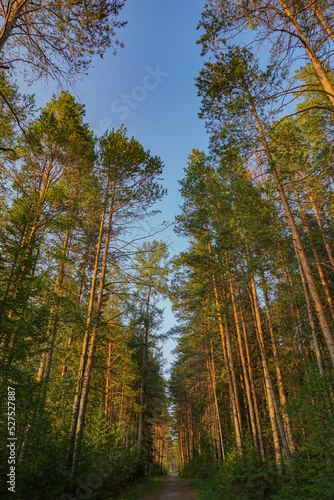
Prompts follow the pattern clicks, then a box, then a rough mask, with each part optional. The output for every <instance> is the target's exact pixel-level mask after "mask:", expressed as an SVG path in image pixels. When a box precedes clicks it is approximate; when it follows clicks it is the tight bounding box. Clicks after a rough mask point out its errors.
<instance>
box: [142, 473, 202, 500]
mask: <svg viewBox="0 0 334 500" xmlns="http://www.w3.org/2000/svg"><path fill="white" fill-rule="evenodd" d="M196 499H197V497H196V495H195V492H194V490H193V489H192V488H191V487H190V483H189V482H188V481H180V480H179V479H177V477H176V476H170V477H168V478H167V479H164V480H163V481H162V483H161V485H160V487H159V489H158V491H156V492H155V493H154V494H152V495H151V496H146V497H145V498H143V499H142V500H196Z"/></svg>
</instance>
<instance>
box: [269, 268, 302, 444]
mask: <svg viewBox="0 0 334 500" xmlns="http://www.w3.org/2000/svg"><path fill="white" fill-rule="evenodd" d="M260 276H261V282H262V290H263V295H264V300H265V305H266V313H267V320H268V325H269V331H270V338H271V345H272V348H273V353H274V358H275V367H276V378H277V387H278V394H279V399H280V403H281V409H282V416H283V423H284V428H285V432H286V437H287V441H288V444H289V448H290V450H291V452H293V451H295V447H296V446H295V442H294V439H293V436H292V429H291V422H290V418H289V416H288V414H287V412H286V405H287V400H286V396H285V390H284V384H283V376H282V371H281V367H280V365H279V356H278V349H277V344H276V338H275V333H274V328H273V323H272V319H271V312H270V306H269V299H268V294H267V285H266V282H265V277H264V272H263V269H262V267H260Z"/></svg>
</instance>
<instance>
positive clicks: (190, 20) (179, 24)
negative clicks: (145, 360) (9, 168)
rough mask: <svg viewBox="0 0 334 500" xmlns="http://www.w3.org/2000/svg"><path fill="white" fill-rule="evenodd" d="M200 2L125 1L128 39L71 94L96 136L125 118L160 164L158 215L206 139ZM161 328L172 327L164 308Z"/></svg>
mask: <svg viewBox="0 0 334 500" xmlns="http://www.w3.org/2000/svg"><path fill="white" fill-rule="evenodd" d="M204 3H205V1H204V0H168V1H167V0H141V1H138V0H126V2H125V6H124V9H123V10H122V12H121V15H120V19H121V20H126V21H127V22H128V23H127V25H126V26H125V28H122V29H121V30H119V31H118V38H119V39H120V40H121V41H123V42H124V43H125V48H123V49H119V51H118V53H117V55H116V56H114V55H113V54H112V51H109V52H107V53H106V54H105V56H104V57H103V59H100V58H94V60H93V64H92V66H91V68H90V70H89V74H88V76H86V77H84V78H82V79H81V80H80V81H78V82H77V83H76V98H77V99H78V100H79V101H80V102H82V103H83V104H85V106H86V117H87V121H88V123H89V124H90V126H91V128H92V129H93V130H94V131H95V133H96V134H97V135H100V134H101V133H102V132H104V131H105V130H106V129H107V128H109V129H111V128H112V127H116V128H118V127H119V126H120V125H121V124H122V123H124V125H125V126H126V127H127V129H128V135H129V136H134V137H135V138H136V139H137V140H139V141H140V142H141V143H142V144H143V146H144V147H145V148H146V149H150V151H151V153H152V154H154V155H158V156H160V157H161V159H162V160H163V162H164V164H165V169H164V175H163V178H164V185H165V187H166V188H167V190H168V195H167V196H166V197H165V199H164V200H163V201H162V202H161V203H159V206H158V208H159V209H160V210H161V211H162V214H161V217H158V220H159V221H160V220H162V219H164V220H166V219H167V220H169V221H173V219H174V217H175V215H176V214H177V213H178V212H179V208H178V207H179V204H180V203H181V198H180V195H179V192H178V189H179V185H178V182H177V181H178V180H180V179H181V178H182V177H183V174H184V173H183V167H184V166H185V165H186V163H187V157H188V155H189V154H190V152H191V150H192V148H198V149H206V148H207V145H208V137H207V135H206V132H205V129H204V123H203V122H202V121H201V120H199V119H198V117H197V114H198V111H199V106H200V100H199V98H198V97H197V90H196V87H195V82H194V78H195V77H197V75H198V73H199V70H200V68H201V66H202V60H201V57H200V49H201V48H200V46H199V45H197V44H196V40H197V38H198V37H199V32H198V31H197V30H196V26H197V24H198V21H199V19H200V15H201V12H202V10H203V7H204ZM55 90H56V88H55V87H54V86H53V85H52V83H49V85H48V87H47V88H45V86H44V85H43V84H35V85H33V86H32V87H31V88H30V89H27V91H28V92H30V93H33V92H35V93H36V100H37V104H38V106H43V105H44V104H45V103H46V102H47V101H48V100H49V99H50V97H51V95H52V93H53V92H54V91H55ZM158 237H159V239H160V238H163V239H166V240H167V241H172V246H171V250H170V251H171V254H175V253H179V252H180V251H181V250H182V249H184V248H185V246H186V242H185V241H184V240H181V239H180V238H178V237H177V236H176V235H175V233H174V232H173V230H172V229H170V230H168V231H166V232H165V233H162V234H161V235H160V236H158ZM165 312H166V314H165V325H164V330H168V329H169V328H171V327H172V326H173V324H174V319H173V316H172V314H171V312H170V307H169V306H168V305H166V311H165ZM173 347H174V343H173V342H167V344H166V346H165V348H164V355H165V356H166V357H167V358H168V359H171V358H170V354H169V351H170V349H172V348H173Z"/></svg>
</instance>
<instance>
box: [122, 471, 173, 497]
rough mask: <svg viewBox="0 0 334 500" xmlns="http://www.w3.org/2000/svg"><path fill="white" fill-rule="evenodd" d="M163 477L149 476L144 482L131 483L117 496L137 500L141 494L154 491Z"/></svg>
mask: <svg viewBox="0 0 334 500" xmlns="http://www.w3.org/2000/svg"><path fill="white" fill-rule="evenodd" d="M165 477H166V476H158V477H151V478H149V479H148V480H147V481H146V482H145V483H137V484H132V485H131V486H129V487H128V488H127V489H126V490H125V491H124V492H123V493H122V494H121V495H120V496H119V497H118V500H139V499H140V498H141V497H142V496H145V495H148V494H149V493H155V492H156V490H157V489H158V488H159V486H160V484H161V482H162V480H163V479H165Z"/></svg>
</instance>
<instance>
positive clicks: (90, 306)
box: [66, 188, 108, 466]
mask: <svg viewBox="0 0 334 500" xmlns="http://www.w3.org/2000/svg"><path fill="white" fill-rule="evenodd" d="M107 194H108V188H107V193H106V198H107ZM105 216H106V207H105V206H104V207H103V210H102V215H101V222H100V230H99V238H98V242H97V249H96V254H95V265H94V272H93V278H92V282H91V287H90V297H89V303H88V314H87V321H86V328H85V336H84V341H83V344H82V350H81V357H80V365H79V370H78V376H77V385H76V391H75V397H74V402H73V406H72V418H71V426H70V433H69V440H68V448H67V456H66V464H67V465H68V466H71V465H72V463H73V455H72V453H73V447H74V439H75V432H76V427H77V422H78V412H79V406H80V399H81V393H82V386H83V377H84V372H85V368H86V362H87V355H88V346H89V340H90V326H91V321H92V313H93V303H94V299H95V293H96V281H97V275H98V271H99V261H100V254H101V246H102V239H103V232H104V231H103V230H104V221H105Z"/></svg>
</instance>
